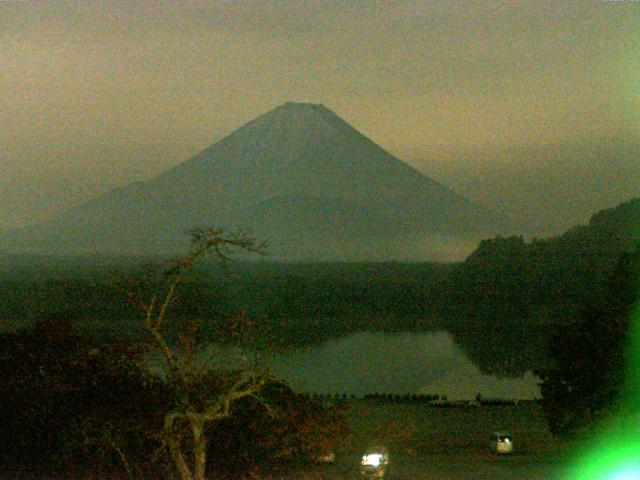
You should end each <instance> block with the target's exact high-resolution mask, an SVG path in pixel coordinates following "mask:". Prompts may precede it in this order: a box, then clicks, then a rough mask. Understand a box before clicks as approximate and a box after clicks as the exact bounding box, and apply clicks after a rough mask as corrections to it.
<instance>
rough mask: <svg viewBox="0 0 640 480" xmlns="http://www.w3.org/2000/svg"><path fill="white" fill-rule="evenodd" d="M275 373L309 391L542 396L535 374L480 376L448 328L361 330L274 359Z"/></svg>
mask: <svg viewBox="0 0 640 480" xmlns="http://www.w3.org/2000/svg"><path fill="white" fill-rule="evenodd" d="M273 369H274V371H275V372H276V373H278V374H280V375H282V376H283V377H284V378H286V379H287V380H288V381H289V382H290V383H291V384H292V385H293V386H294V387H296V388H298V389H299V390H301V391H304V392H309V393H322V394H334V393H340V394H341V393H348V394H355V395H358V396H362V395H365V394H367V393H375V392H378V393H392V394H406V393H411V394H413V393H425V394H441V395H446V396H447V397H448V398H449V399H450V400H453V399H473V398H475V397H476V395H477V394H478V393H480V394H482V396H483V397H485V398H517V399H530V398H540V388H539V386H538V382H539V378H538V377H536V376H535V375H534V374H533V373H531V372H527V373H525V375H524V376H522V377H520V378H498V377H494V376H490V375H484V374H482V373H481V372H480V370H479V369H478V367H476V366H475V365H474V364H473V363H472V362H471V361H470V360H469V359H468V358H467V357H466V355H465V354H464V353H463V352H462V350H461V349H460V347H458V345H456V343H455V341H454V340H453V337H452V336H451V334H449V333H447V332H432V333H422V334H416V333H383V332H359V333H354V334H351V335H348V336H345V337H342V338H337V339H332V340H328V341H326V342H324V343H322V344H318V345H313V346H309V347H306V348H303V349H298V350H295V351H293V352H289V353H288V354H286V355H281V356H280V357H278V358H276V359H275V361H274V364H273Z"/></svg>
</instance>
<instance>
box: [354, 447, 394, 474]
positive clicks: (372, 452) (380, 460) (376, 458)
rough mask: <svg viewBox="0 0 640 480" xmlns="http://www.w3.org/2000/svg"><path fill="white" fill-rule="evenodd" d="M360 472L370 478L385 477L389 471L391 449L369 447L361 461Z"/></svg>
mask: <svg viewBox="0 0 640 480" xmlns="http://www.w3.org/2000/svg"><path fill="white" fill-rule="evenodd" d="M360 473H361V474H362V475H363V476H364V477H368V478H385V477H386V476H387V474H388V473H389V451H388V450H387V447H382V446H378V447H371V448H368V449H367V450H366V451H365V452H364V455H363V456H362V460H361V461H360Z"/></svg>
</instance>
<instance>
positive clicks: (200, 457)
mask: <svg viewBox="0 0 640 480" xmlns="http://www.w3.org/2000/svg"><path fill="white" fill-rule="evenodd" d="M191 429H192V431H193V472H194V476H193V479H194V480H205V479H206V477H205V474H206V467H207V438H206V436H205V433H204V418H202V417H201V416H196V417H195V418H193V417H192V418H191Z"/></svg>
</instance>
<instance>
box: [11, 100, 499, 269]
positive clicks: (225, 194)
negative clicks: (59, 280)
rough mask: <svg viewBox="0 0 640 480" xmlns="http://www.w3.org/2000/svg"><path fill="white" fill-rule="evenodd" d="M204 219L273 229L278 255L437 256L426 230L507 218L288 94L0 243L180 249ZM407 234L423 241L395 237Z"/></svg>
mask: <svg viewBox="0 0 640 480" xmlns="http://www.w3.org/2000/svg"><path fill="white" fill-rule="evenodd" d="M288 211H289V213H287V212H288ZM267 219H268V220H267ZM292 219H295V221H292ZM202 225H221V226H227V227H229V226H242V227H247V228H250V229H251V230H253V232H254V234H255V235H256V236H259V237H261V236H263V235H265V234H268V235H269V236H273V237H274V238H273V240H272V242H271V244H272V252H273V253H274V254H275V255H276V256H283V255H286V256H293V257H295V258H298V259H314V258H324V259H326V258H334V259H345V260H346V259H352V258H354V257H353V253H354V252H360V253H362V252H370V253H371V256H368V254H365V255H356V257H358V259H380V258H413V257H415V258H430V257H433V255H432V254H431V252H428V251H425V252H422V251H420V250H419V249H420V248H423V246H424V241H423V240H424V239H428V238H429V236H433V235H435V236H439V237H442V236H445V237H447V238H450V239H451V241H452V242H455V241H456V240H458V239H459V240H461V241H464V242H465V243H467V242H469V241H470V240H472V239H473V240H477V239H478V238H480V237H481V236H483V235H487V234H491V233H497V232H498V231H500V230H503V229H504V228H505V225H506V222H505V220H504V219H502V218H500V217H499V216H498V215H495V214H493V213H492V212H489V211H487V210H485V209H483V208H482V207H480V206H478V205H475V204H472V203H471V202H469V201H468V200H466V199H465V198H464V197H462V196H460V195H458V194H456V193H455V192H453V191H451V190H449V189H448V188H446V187H445V186H443V185H441V184H439V183H437V182H435V181H433V180H431V179H430V178H428V177H426V176H425V175H423V174H421V173H419V172H418V171H416V170H414V169H413V168H411V167H410V166H408V165H407V164H405V163H403V162H401V161H400V160H398V159H397V158H395V157H393V156H392V155H390V154H389V153H387V152H386V151H384V150H383V149H382V148H380V147H379V146H377V145H376V144H375V143H373V142H372V141H371V140H369V139H368V138H366V137H365V136H364V135H362V134H360V133H359V132H358V131H356V130H355V129H354V128H353V127H351V126H350V125H349V124H348V123H346V122H345V121H344V120H342V119H340V118H339V117H338V116H337V115H335V114H334V113H333V112H331V111H330V110H328V109H327V108H325V107H323V106H321V105H314V104H297V103H286V104H284V105H281V106H280V107H277V108H275V109H274V110H272V111H270V112H268V113H266V114H264V115H262V116H260V117H258V118H256V119H254V120H252V121H251V122H249V123H247V124H246V125H244V126H243V127H241V128H240V129H238V130H236V131H235V132H234V133H232V134H230V135H229V136H227V137H225V138H224V139H222V140H221V141H219V142H217V143H215V144H213V145H211V146H210V147H208V148H207V149H205V150H203V151H202V152H201V153H199V154H198V155H196V156H194V157H192V158H191V159H189V160H187V161H185V162H183V163H181V164H179V165H178V166H176V167H174V168H172V169H170V170H168V171H166V172H164V173H163V174H161V175H159V176H158V177H156V178H154V179H152V180H150V181H148V182H145V183H136V184H132V185H129V186H126V187H124V188H121V189H117V190H114V191H112V192H110V193H108V194H106V195H103V196H101V197H98V198H96V199H94V200H92V201H90V202H87V203H85V204H82V205H80V206H78V207H77V208H74V209H71V210H69V211H67V212H66V213H65V214H63V215H62V216H60V217H59V218H58V219H56V220H54V221H52V222H49V223H47V224H44V225H39V226H37V227H34V228H30V229H24V230H22V231H18V232H14V233H12V234H10V235H7V236H5V237H4V238H3V239H1V240H0V242H1V243H0V245H2V246H4V248H5V249H6V250H9V251H44V252H56V253H124V254H126V253H175V252H178V251H183V250H184V248H185V246H186V240H187V237H186V235H185V233H186V232H187V231H188V230H189V229H190V228H192V227H195V226H202ZM347 225H348V228H347ZM318 228H320V230H318ZM404 234H408V235H409V237H411V238H412V239H416V238H419V239H420V242H419V244H420V245H421V246H420V247H417V246H414V247H415V248H413V247H410V246H409V245H403V242H400V244H398V243H397V240H398V238H399V237H400V236H402V235H404ZM338 240H339V241H338ZM411 242H412V243H415V242H414V241H413V240H411ZM302 243H303V244H304V245H302ZM427 243H428V242H427ZM337 244H340V245H342V247H340V248H334V247H336V245H337ZM390 245H397V246H398V248H402V249H403V251H398V252H395V253H394V252H393V251H390V250H389V246H390ZM298 247H300V248H298ZM363 247H367V248H365V250H364V251H363V250H362V248H363ZM341 249H342V250H343V251H344V255H343V254H342V253H341V251H342V250H341ZM416 249H417V250H416ZM412 250H416V251H412ZM296 252H297V253H296ZM311 252H315V253H313V254H311ZM309 254H310V255H309Z"/></svg>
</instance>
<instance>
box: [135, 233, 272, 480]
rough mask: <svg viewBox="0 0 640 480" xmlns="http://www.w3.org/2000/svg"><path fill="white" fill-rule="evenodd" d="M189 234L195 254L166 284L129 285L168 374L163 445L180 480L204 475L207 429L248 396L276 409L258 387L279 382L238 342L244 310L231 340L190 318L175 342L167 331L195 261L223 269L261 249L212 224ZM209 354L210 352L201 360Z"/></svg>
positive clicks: (246, 330) (244, 333)
mask: <svg viewBox="0 0 640 480" xmlns="http://www.w3.org/2000/svg"><path fill="white" fill-rule="evenodd" d="M191 233H192V250H191V252H190V253H189V254H188V255H187V256H185V257H182V258H179V259H178V260H177V261H176V262H175V264H174V265H173V266H172V267H171V268H170V269H169V270H167V271H166V272H164V276H163V277H164V278H163V280H164V281H163V284H162V286H156V287H155V289H154V291H147V292H144V291H141V290H139V289H138V290H137V291H136V289H135V288H132V287H133V284H130V285H129V287H130V288H128V295H129V298H130V300H131V301H132V302H133V303H134V304H135V305H136V306H137V308H138V309H139V311H140V312H141V314H142V315H143V321H144V329H145V331H146V332H147V333H148V334H149V337H150V342H148V346H149V347H150V348H152V349H153V351H155V352H157V354H159V357H160V358H161V359H162V362H163V364H164V365H163V375H164V376H165V379H166V382H167V383H168V384H169V385H170V386H171V388H172V392H173V396H174V399H173V401H172V404H171V406H170V407H169V408H168V409H167V411H166V412H165V413H164V426H163V430H162V433H161V445H162V447H161V448H163V449H167V450H168V452H169V454H170V457H171V460H172V463H173V465H175V467H176V469H177V471H178V473H179V475H180V479H181V480H204V479H205V478H206V466H207V435H206V427H207V426H208V425H210V424H212V423H215V422H218V421H220V420H222V419H224V418H226V417H229V416H230V415H232V412H233V407H234V405H236V404H237V402H238V401H239V400H241V399H244V398H247V397H251V398H253V399H256V400H257V401H259V402H260V403H261V404H262V405H263V406H264V408H265V409H267V411H268V412H269V413H272V410H271V407H270V405H269V404H268V402H266V401H265V400H264V398H263V397H262V396H261V392H262V390H263V389H264V387H265V386H266V385H268V384H270V383H273V382H278V381H280V380H279V379H277V378H276V377H275V376H274V375H273V374H272V373H271V372H270V370H269V368H268V366H267V365H265V364H264V363H263V362H261V361H260V360H261V357H260V356H259V355H257V354H256V352H255V351H254V350H252V349H249V348H241V347H246V342H245V340H246V339H247V337H248V336H249V335H250V333H251V332H252V331H254V330H253V323H252V322H251V321H250V320H249V318H248V317H247V315H246V314H245V313H244V312H240V313H238V314H237V315H236V316H235V317H233V318H232V319H231V320H230V321H229V322H228V324H227V327H228V328H227V332H228V333H229V334H230V335H229V338H231V339H232V340H233V339H235V340H236V341H235V342H232V343H231V345H229V338H219V339H214V341H213V344H212V342H204V341H202V340H201V339H200V338H199V336H198V335H197V330H198V328H197V326H194V323H193V322H191V323H189V322H187V323H186V325H187V328H184V326H185V325H184V322H183V325H182V327H183V328H182V329H181V330H182V331H180V332H179V334H178V340H177V341H171V340H170V335H169V331H170V330H171V329H172V328H171V327H176V326H177V325H175V324H176V319H175V318H172V317H171V315H170V314H169V313H170V311H171V308H172V307H173V306H174V305H175V303H176V301H177V300H178V287H179V285H180V284H181V283H182V282H183V281H184V280H185V278H186V276H187V274H188V273H189V272H190V271H191V270H192V269H193V266H194V264H195V263H196V262H197V261H198V260H201V259H203V258H205V257H212V258H213V259H214V260H215V261H217V262H218V263H220V264H222V265H223V266H225V267H226V265H227V262H228V260H229V259H230V258H231V257H232V256H233V255H234V254H236V253H240V252H252V253H260V252H262V251H263V248H264V245H262V244H258V243H257V242H256V241H255V240H254V239H252V238H251V237H249V236H248V235H246V234H244V233H239V234H230V233H227V232H225V231H223V230H218V229H212V228H209V229H197V230H193V231H192V232H191ZM171 324H173V325H171ZM174 330H175V328H174ZM225 345H226V346H227V347H228V348H226V347H225ZM212 351H213V352H214V353H213V355H212V353H211V352H212ZM223 352H224V353H223ZM206 353H209V357H208V358H206V359H203V355H205V354H206Z"/></svg>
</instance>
